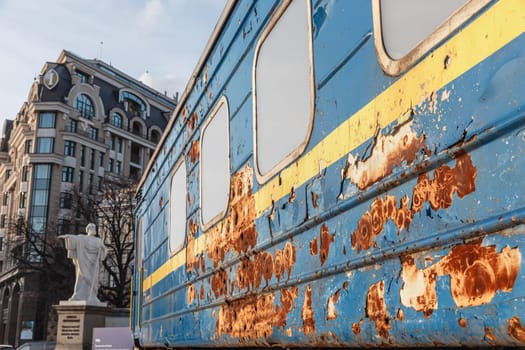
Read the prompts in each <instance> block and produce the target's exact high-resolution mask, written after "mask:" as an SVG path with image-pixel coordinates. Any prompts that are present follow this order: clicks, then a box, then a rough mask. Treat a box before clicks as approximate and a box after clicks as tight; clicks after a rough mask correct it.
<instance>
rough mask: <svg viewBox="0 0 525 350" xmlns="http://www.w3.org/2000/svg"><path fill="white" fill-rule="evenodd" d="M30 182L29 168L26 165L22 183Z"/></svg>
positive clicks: (23, 169)
mask: <svg viewBox="0 0 525 350" xmlns="http://www.w3.org/2000/svg"><path fill="white" fill-rule="evenodd" d="M28 180H29V166H28V165H26V166H24V167H23V168H22V182H25V181H28Z"/></svg>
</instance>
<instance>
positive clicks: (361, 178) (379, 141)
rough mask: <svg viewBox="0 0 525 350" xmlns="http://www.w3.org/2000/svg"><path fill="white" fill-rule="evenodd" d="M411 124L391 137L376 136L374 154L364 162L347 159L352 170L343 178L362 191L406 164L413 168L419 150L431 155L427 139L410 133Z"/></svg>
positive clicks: (399, 129) (346, 171)
mask: <svg viewBox="0 0 525 350" xmlns="http://www.w3.org/2000/svg"><path fill="white" fill-rule="evenodd" d="M411 125H412V123H411V122H410V123H407V124H404V125H402V126H400V127H398V128H397V129H396V131H395V133H393V134H392V135H386V136H385V135H378V136H376V140H375V145H374V149H373V150H372V154H371V155H370V157H368V158H367V159H366V160H364V161H357V159H356V158H354V156H352V155H351V154H350V155H349V156H348V163H347V164H349V167H348V168H347V169H345V172H344V174H345V175H346V177H347V178H348V179H350V181H351V182H352V183H355V184H356V185H357V187H358V188H359V189H361V190H363V189H365V188H367V187H368V186H370V185H372V184H374V183H375V182H377V181H378V180H380V179H382V178H384V177H385V176H387V175H389V174H391V173H392V170H393V169H394V168H395V167H397V166H400V165H402V164H403V163H404V162H406V165H410V164H412V162H413V161H414V159H415V158H416V155H417V153H418V152H419V151H420V150H424V151H425V152H428V150H427V147H426V145H425V136H424V135H421V136H419V137H418V136H417V135H416V133H415V132H414V131H412V129H411Z"/></svg>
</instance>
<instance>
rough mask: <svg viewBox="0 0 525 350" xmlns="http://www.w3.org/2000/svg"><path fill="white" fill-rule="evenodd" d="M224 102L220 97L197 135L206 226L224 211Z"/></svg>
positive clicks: (227, 158)
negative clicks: (199, 145)
mask: <svg viewBox="0 0 525 350" xmlns="http://www.w3.org/2000/svg"><path fill="white" fill-rule="evenodd" d="M228 121H229V114H228V103H227V101H226V98H225V97H223V98H222V99H221V100H220V102H219V104H218V105H217V106H216V107H215V108H214V110H213V111H212V113H211V118H210V119H208V124H207V125H206V126H205V127H204V130H203V134H202V139H201V155H200V175H201V188H200V190H201V198H200V199H201V222H202V224H203V227H204V228H205V229H206V228H207V227H209V226H210V225H212V224H213V223H215V222H217V220H219V219H220V218H221V217H222V216H223V215H224V213H225V211H226V207H227V205H228V198H229V189H230V142H229V132H228Z"/></svg>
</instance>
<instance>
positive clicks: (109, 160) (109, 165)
mask: <svg viewBox="0 0 525 350" xmlns="http://www.w3.org/2000/svg"><path fill="white" fill-rule="evenodd" d="M108 171H109V172H110V173H112V172H113V159H111V158H109V159H108Z"/></svg>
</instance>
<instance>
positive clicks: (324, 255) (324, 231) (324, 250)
mask: <svg viewBox="0 0 525 350" xmlns="http://www.w3.org/2000/svg"><path fill="white" fill-rule="evenodd" d="M320 236H321V254H319V260H321V266H322V265H324V263H325V261H326V259H328V253H329V252H330V245H331V244H332V243H333V242H334V236H333V235H331V234H330V231H328V227H327V226H326V225H324V224H323V226H321V232H320Z"/></svg>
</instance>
